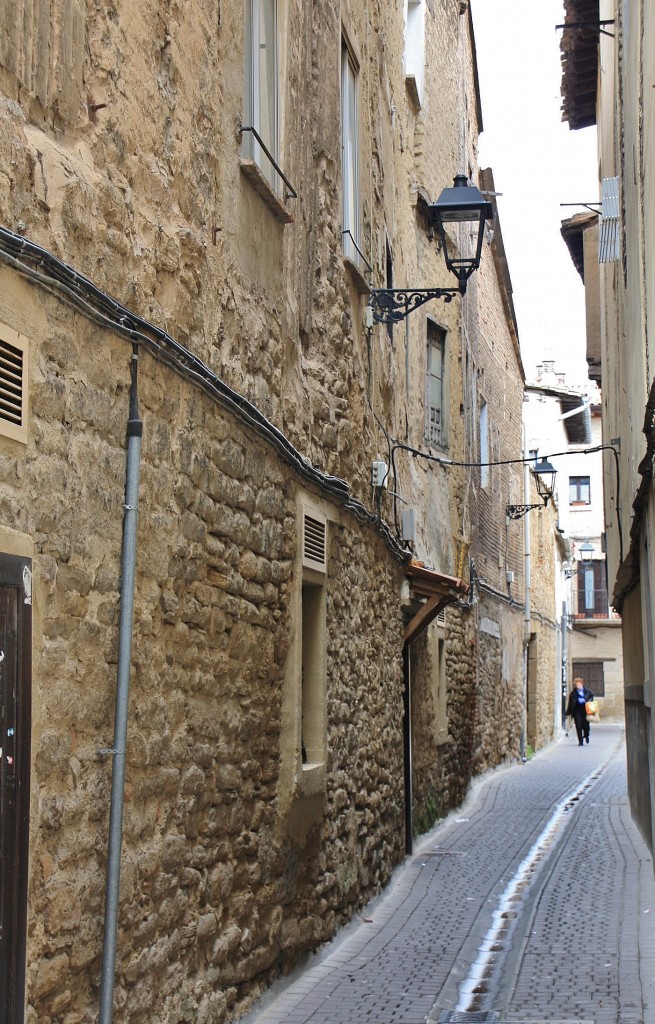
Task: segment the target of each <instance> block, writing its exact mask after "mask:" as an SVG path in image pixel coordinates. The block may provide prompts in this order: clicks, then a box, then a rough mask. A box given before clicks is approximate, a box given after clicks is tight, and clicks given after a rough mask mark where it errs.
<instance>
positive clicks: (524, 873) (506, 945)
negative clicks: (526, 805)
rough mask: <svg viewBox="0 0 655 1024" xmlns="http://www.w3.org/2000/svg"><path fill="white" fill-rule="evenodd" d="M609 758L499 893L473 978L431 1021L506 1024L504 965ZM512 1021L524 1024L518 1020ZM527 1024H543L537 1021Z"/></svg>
mask: <svg viewBox="0 0 655 1024" xmlns="http://www.w3.org/2000/svg"><path fill="white" fill-rule="evenodd" d="M609 760H610V759H608V760H607V761H606V762H605V763H604V764H602V765H601V766H600V767H599V768H597V769H596V770H595V771H594V772H592V773H591V774H590V775H588V776H586V777H585V778H584V779H583V780H582V782H581V783H580V784H579V785H578V786H576V788H575V789H574V790H572V791H571V792H570V793H568V794H567V795H566V796H565V797H564V798H563V799H562V800H561V801H560V802H559V803H558V804H557V805H556V807H555V810H554V811H553V813H552V815H551V817H550V819H549V820H548V822H547V824H546V826H545V828H544V829H543V831H542V832H541V833H540V835H539V836H538V838H537V839H536V841H535V842H534V844H533V845H532V847H531V848H530V850H529V852H528V853H527V855H526V856H525V857H524V859H523V860H522V861H521V863H520V864H519V866H518V868H517V870H516V871H515V873H514V875H513V877H512V879H511V880H510V882H509V883H508V884H507V885H506V886H505V888H504V890H503V892H502V893H501V894H500V896H499V897H498V903H497V906H496V909H495V910H494V911H493V915H492V921H491V925H490V927H489V929H488V931H487V933H486V935H485V936H484V938H483V940H482V942H481V943H479V945H478V946H477V954H478V955H477V956H476V958H475V959H474V960H473V962H472V963H471V965H470V968H469V973H468V975H467V977H466V978H465V979H464V980H463V981H461V982H460V984H459V987H458V1002H457V1006H456V1007H455V1009H454V1010H452V1009H451V1010H445V1009H444V1008H443V1004H442V1005H441V1006H439V1002H437V1003H436V1004H435V1005H434V1007H433V1009H432V1011H431V1013H430V1014H429V1016H428V1017H427V1024H478V1022H480V1024H505V1022H503V1021H502V1020H501V1019H500V1013H499V1011H496V1010H493V1009H492V1008H491V1007H492V1006H493V1003H494V1001H495V1002H496V1003H497V1002H498V1000H497V998H496V999H495V998H494V997H497V996H498V993H499V989H500V981H501V979H502V976H503V969H504V967H505V964H506V961H507V959H508V957H509V954H510V952H511V949H512V938H513V936H514V933H515V931H516V928H517V923H518V921H519V918H520V916H521V913H522V912H523V911H524V909H525V904H526V902H527V898H528V896H531V895H532V893H531V886H532V884H533V882H534V880H535V877H536V875H537V873H538V870H539V868H540V867H541V866H542V865H543V862H544V860H545V859H546V858H547V857H548V856H549V854H550V853H551V852H552V849H553V846H554V844H555V842H556V840H557V839H558V838H559V836H560V834H561V833H562V831H563V829H564V827H565V826H566V825H567V824H568V820H569V819H568V818H567V815H568V812H569V811H571V810H572V809H573V808H574V807H575V806H576V804H577V803H578V802H579V801H580V800H581V798H582V797H583V796H585V795H586V793H587V792H588V791H589V790H590V789H591V787H592V786H593V785H594V784H595V783H596V782H597V780H598V779H599V778H600V776H601V775H602V773H603V772H604V770H605V768H606V767H607V764H608V763H609ZM512 1024H522V1022H521V1021H513V1022H512ZM526 1024H542V1022H541V1021H537V1020H533V1021H529V1022H526ZM543 1024H593V1020H591V1021H588V1020H585V1021H583V1020H580V1019H579V1018H575V1019H574V1020H566V1021H561V1022H559V1021H548V1022H546V1021H544V1022H543Z"/></svg>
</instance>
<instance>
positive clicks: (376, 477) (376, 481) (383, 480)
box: [371, 460, 389, 487]
mask: <svg viewBox="0 0 655 1024" xmlns="http://www.w3.org/2000/svg"><path fill="white" fill-rule="evenodd" d="M388 479H389V467H388V466H387V464H386V462H382V461H381V460H378V461H377V462H374V463H373V466H372V467H371V487H386V486H387V480H388Z"/></svg>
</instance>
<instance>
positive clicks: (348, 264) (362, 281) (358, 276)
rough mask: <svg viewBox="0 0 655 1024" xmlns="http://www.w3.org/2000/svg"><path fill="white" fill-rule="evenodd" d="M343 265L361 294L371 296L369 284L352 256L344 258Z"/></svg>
mask: <svg viewBox="0 0 655 1024" xmlns="http://www.w3.org/2000/svg"><path fill="white" fill-rule="evenodd" d="M343 265H344V267H345V268H346V271H347V273H348V276H349V278H350V280H351V281H352V283H353V284H354V286H355V288H356V289H357V291H358V292H359V294H360V295H370V294H371V289H370V287H369V283H368V281H367V280H366V278H365V277H364V274H363V273H362V271H361V270H360V268H359V267H358V265H357V264H356V263H355V261H354V260H351V258H350V256H344V257H343Z"/></svg>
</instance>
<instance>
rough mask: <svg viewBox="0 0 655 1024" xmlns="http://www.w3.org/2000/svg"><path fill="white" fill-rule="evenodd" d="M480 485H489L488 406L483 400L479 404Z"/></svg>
mask: <svg viewBox="0 0 655 1024" xmlns="http://www.w3.org/2000/svg"><path fill="white" fill-rule="evenodd" d="M480 462H481V466H480V487H488V486H489V466H488V465H485V463H488V462H489V407H488V405H487V403H486V402H485V401H484V400H483V401H482V403H481V404H480Z"/></svg>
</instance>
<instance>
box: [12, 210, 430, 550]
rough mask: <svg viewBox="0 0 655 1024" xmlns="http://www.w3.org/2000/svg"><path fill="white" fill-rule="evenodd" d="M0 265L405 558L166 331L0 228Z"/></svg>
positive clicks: (367, 516)
mask: <svg viewBox="0 0 655 1024" xmlns="http://www.w3.org/2000/svg"><path fill="white" fill-rule="evenodd" d="M0 260H1V261H2V262H3V263H5V264H6V265H7V266H9V267H11V268H12V269H13V270H15V271H16V272H17V273H19V274H20V275H21V276H23V277H25V278H26V279H27V280H28V281H30V282H31V283H33V284H38V285H39V286H40V287H42V288H43V289H44V290H45V291H47V292H48V293H49V294H51V295H53V296H54V297H56V298H58V299H59V300H60V301H64V302H66V303H68V304H69V305H71V306H73V307H74V308H75V309H77V310H78V311H79V312H80V313H82V314H83V315H84V316H86V317H87V318H88V319H89V320H91V321H92V322H93V323H95V324H96V325H97V326H98V327H101V328H103V329H106V330H111V331H113V332H114V333H118V334H120V335H122V336H123V337H125V338H128V339H129V340H130V341H131V342H132V343H133V344H138V345H140V346H142V347H143V348H144V349H145V350H146V351H148V352H149V353H150V355H152V356H153V358H154V359H156V360H157V361H158V362H160V363H163V364H164V365H165V366H167V367H168V368H169V369H171V370H173V371H174V372H175V373H177V374H178V375H179V376H181V377H182V378H184V379H185V380H187V381H190V382H191V383H193V384H195V385H196V386H198V387H199V388H201V389H202V390H203V391H204V392H205V393H206V394H207V395H209V396H210V397H211V398H212V399H213V400H214V401H216V402H218V403H219V404H220V405H221V406H223V407H224V408H226V409H229V410H230V411H231V412H232V413H233V414H234V415H235V416H236V417H237V419H238V420H239V421H240V422H241V423H242V424H244V425H246V426H247V427H249V428H250V429H252V430H254V431H255V432H256V433H257V434H258V435H259V436H260V437H262V438H264V439H265V440H266V441H267V442H268V443H269V444H270V445H272V447H273V448H275V450H276V451H277V452H278V454H279V455H280V456H281V458H282V459H284V461H285V462H286V463H287V464H288V465H290V466H291V467H292V468H293V469H294V470H295V472H297V473H298V474H299V475H300V476H301V477H302V478H303V479H304V480H306V481H308V482H309V483H312V484H314V486H316V487H318V488H319V490H320V491H321V492H322V493H323V494H325V495H327V496H328V497H329V498H330V499H331V500H333V501H334V502H335V504H337V505H338V506H340V507H341V508H343V509H345V510H346V511H348V512H350V513H351V514H352V515H353V516H355V518H356V519H357V520H358V522H360V523H361V524H362V525H365V526H369V527H372V528H373V529H374V530H376V532H377V533H378V534H379V535H380V536H381V537H382V539H383V540H384V542H385V543H386V545H387V547H388V548H389V549H390V551H391V552H392V554H393V555H394V557H395V558H396V559H397V560H398V561H399V562H401V563H404V562H406V561H407V560H408V558H409V557H410V552H409V551H408V550H407V549H406V548H404V547H403V546H402V545H401V544H399V542H398V541H397V539H396V538H395V537H394V536H393V534H392V532H391V530H390V529H389V526H388V525H387V524H386V523H385V522H384V521H383V520H382V519H381V518H380V517H379V516H378V515H376V514H374V513H372V512H370V511H369V509H367V508H366V506H365V505H364V504H363V503H362V502H360V501H359V500H358V499H357V498H355V497H353V495H352V493H351V491H350V487H349V485H348V483H347V482H346V481H345V480H342V479H340V478H339V477H335V476H332V475H330V474H328V473H324V472H323V471H322V470H320V469H318V468H317V467H315V466H313V465H312V464H311V463H310V462H309V461H308V459H306V458H305V457H304V456H303V455H301V453H300V452H299V451H298V450H297V449H296V448H294V446H293V445H292V444H291V442H290V441H289V440H288V438H287V437H286V436H285V435H284V434H283V433H282V431H280V430H279V429H278V428H277V427H275V426H274V425H273V424H272V423H271V422H270V421H269V420H268V419H267V418H266V417H265V416H264V415H263V413H261V412H260V411H259V409H257V407H256V406H254V405H253V404H252V403H251V402H249V401H248V399H246V398H244V396H243V395H240V394H239V393H238V392H236V391H234V390H233V389H232V388H230V387H229V386H228V385H227V384H226V383H225V381H223V380H222V379H221V378H220V377H218V376H217V374H215V373H214V372H213V370H211V369H210V368H209V367H208V366H207V365H206V364H205V363H203V362H202V360H200V359H199V358H198V357H197V356H195V355H193V353H192V352H190V351H189V350H188V349H186V348H185V347H184V346H183V345H180V344H179V342H176V341H175V340H174V339H173V338H172V337H171V335H170V334H168V333H167V332H166V331H164V330H163V329H161V328H159V327H156V326H155V325H154V324H152V323H150V322H149V321H148V320H145V319H144V318H143V317H140V316H138V314H136V313H133V312H131V311H130V310H129V309H127V307H126V306H123V305H121V303H120V302H118V301H116V300H115V299H112V298H111V296H110V295H108V294H107V293H106V292H103V291H102V290H101V289H100V288H98V287H97V286H96V285H94V284H93V282H92V281H90V280H89V279H88V278H86V277H84V275H83V274H80V273H78V272H77V271H76V270H74V269H73V268H72V267H71V266H70V265H69V264H67V263H64V262H63V261H62V260H60V259H58V258H57V257H56V256H55V255H54V254H53V253H51V252H49V251H48V250H47V249H44V248H42V247H41V246H40V245H37V244H36V243H35V242H32V241H30V240H29V239H26V238H24V237H23V236H21V235H16V234H14V232H12V231H9V230H8V229H7V228H3V227H0Z"/></svg>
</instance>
